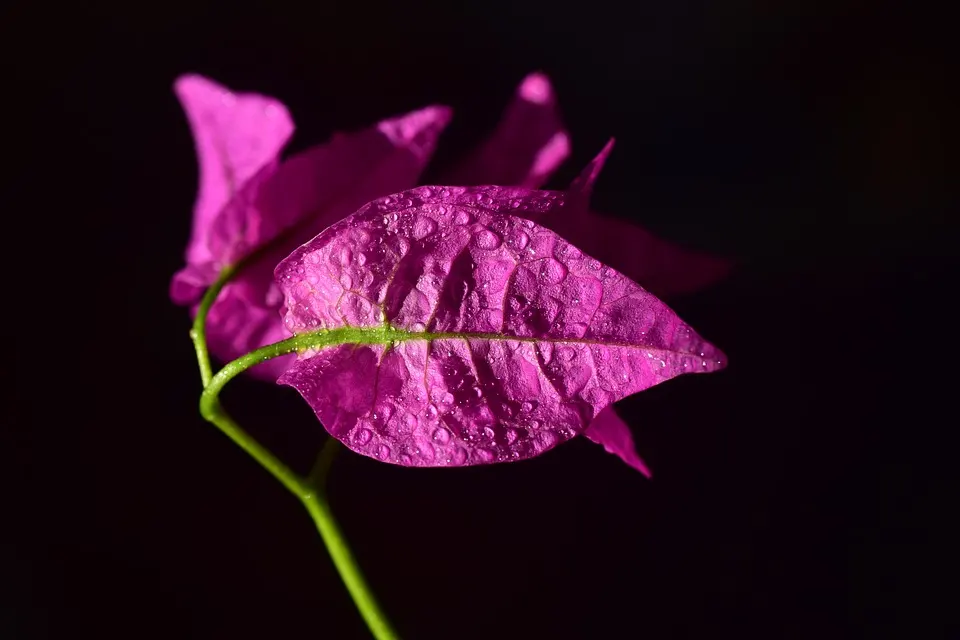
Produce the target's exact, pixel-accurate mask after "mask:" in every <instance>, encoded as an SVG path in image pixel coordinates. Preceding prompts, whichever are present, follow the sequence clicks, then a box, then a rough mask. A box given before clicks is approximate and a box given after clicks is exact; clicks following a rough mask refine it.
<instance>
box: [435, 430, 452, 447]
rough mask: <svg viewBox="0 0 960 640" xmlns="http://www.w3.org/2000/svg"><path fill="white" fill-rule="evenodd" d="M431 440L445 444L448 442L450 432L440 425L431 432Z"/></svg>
mask: <svg viewBox="0 0 960 640" xmlns="http://www.w3.org/2000/svg"><path fill="white" fill-rule="evenodd" d="M433 441H434V442H439V443H440V444H447V443H448V442H450V432H449V431H447V430H446V429H444V428H443V427H440V428H439V429H437V430H436V431H434V432H433Z"/></svg>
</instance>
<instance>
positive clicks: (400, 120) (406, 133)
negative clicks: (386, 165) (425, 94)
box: [377, 105, 453, 149]
mask: <svg viewBox="0 0 960 640" xmlns="http://www.w3.org/2000/svg"><path fill="white" fill-rule="evenodd" d="M452 117H453V109H451V108H450V107H447V106H444V105H431V106H429V107H425V108H423V109H418V110H417V111H411V112H410V113H406V114H404V115H402V116H397V117H395V118H388V119H386V120H382V121H381V122H380V123H379V124H378V125H377V129H378V130H379V131H380V132H381V133H382V134H383V135H385V136H387V138H388V139H389V140H390V141H391V142H392V143H393V144H395V145H397V146H413V147H421V148H424V149H427V148H428V147H430V148H432V146H433V144H434V143H435V142H436V139H437V136H439V135H440V132H441V131H443V129H444V128H445V127H446V126H447V124H449V123H450V119H451V118H452Z"/></svg>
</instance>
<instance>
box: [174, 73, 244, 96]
mask: <svg viewBox="0 0 960 640" xmlns="http://www.w3.org/2000/svg"><path fill="white" fill-rule="evenodd" d="M173 92H174V93H176V94H177V96H179V97H180V98H183V97H184V96H186V95H190V94H232V93H233V92H232V91H231V90H230V89H229V88H227V87H225V86H223V85H222V84H220V83H218V82H215V81H213V80H211V79H210V78H208V77H206V76H202V75H200V74H199V73H184V74H181V75H179V76H177V78H176V80H174V81H173Z"/></svg>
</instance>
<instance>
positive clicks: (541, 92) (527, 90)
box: [517, 71, 554, 104]
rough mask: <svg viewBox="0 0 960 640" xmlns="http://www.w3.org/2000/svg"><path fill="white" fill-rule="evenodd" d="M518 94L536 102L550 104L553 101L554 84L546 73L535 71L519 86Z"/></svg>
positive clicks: (528, 100)
mask: <svg viewBox="0 0 960 640" xmlns="http://www.w3.org/2000/svg"><path fill="white" fill-rule="evenodd" d="M517 94H518V95H519V96H520V97H521V98H523V99H524V100H526V101H527V102H532V103H534V104H548V103H550V102H552V101H553V97H554V93H553V85H551V84H550V78H548V77H547V75H546V74H545V73H541V72H540V71H534V72H533V73H530V74H528V75H527V76H526V77H525V78H524V79H523V80H522V81H521V82H520V86H519V87H518V88H517Z"/></svg>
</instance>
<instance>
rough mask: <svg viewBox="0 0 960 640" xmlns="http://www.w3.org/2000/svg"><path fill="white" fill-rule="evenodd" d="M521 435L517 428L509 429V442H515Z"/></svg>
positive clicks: (507, 435)
mask: <svg viewBox="0 0 960 640" xmlns="http://www.w3.org/2000/svg"><path fill="white" fill-rule="evenodd" d="M519 435H520V434H519V432H518V431H517V430H516V429H507V433H506V438H507V444H513V443H514V442H516V441H517V437H518V436H519Z"/></svg>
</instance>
